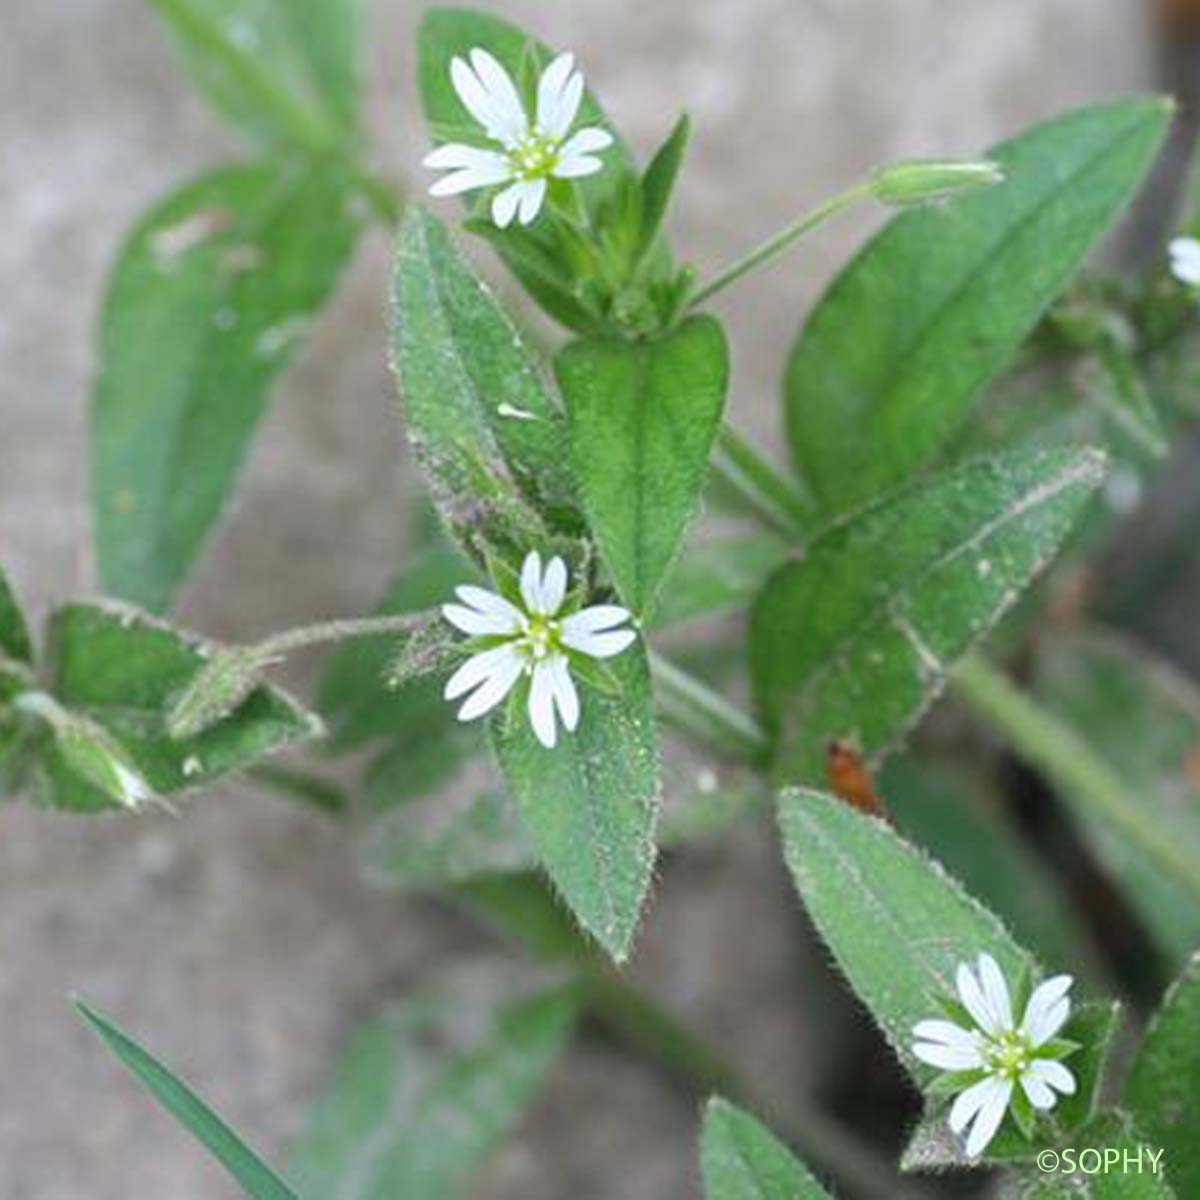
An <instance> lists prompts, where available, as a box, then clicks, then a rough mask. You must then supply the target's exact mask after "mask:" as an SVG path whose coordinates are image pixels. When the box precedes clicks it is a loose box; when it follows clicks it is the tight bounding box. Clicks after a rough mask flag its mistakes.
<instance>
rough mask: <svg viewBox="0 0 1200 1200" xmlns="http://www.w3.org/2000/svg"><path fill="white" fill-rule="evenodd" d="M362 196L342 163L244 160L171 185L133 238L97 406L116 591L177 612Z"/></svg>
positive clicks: (339, 256)
mask: <svg viewBox="0 0 1200 1200" xmlns="http://www.w3.org/2000/svg"><path fill="white" fill-rule="evenodd" d="M350 198H351V192H350V190H349V185H348V184H347V181H346V179H345V177H344V175H343V174H342V173H341V172H339V171H338V170H337V169H336V167H334V166H332V165H331V164H329V163H315V162H313V163H306V164H298V165H295V166H287V167H280V166H279V165H278V164H274V163H269V164H260V165H257V166H250V167H234V168H228V169H225V170H222V171H217V172H215V173H213V174H211V175H208V176H205V177H204V178H202V179H200V180H198V181H196V182H194V183H191V184H189V185H188V186H186V187H184V188H182V189H181V190H180V191H178V192H176V193H174V194H173V195H172V196H170V197H169V198H168V199H167V200H165V201H164V202H163V203H162V204H160V205H159V206H158V207H157V208H155V209H154V210H153V211H152V212H151V213H150V214H149V216H148V217H146V219H145V220H144V221H143V222H142V223H141V225H139V226H138V227H137V229H135V230H134V232H133V234H132V235H131V237H130V238H129V240H128V242H127V243H126V245H125V247H124V248H123V249H122V251H121V254H120V257H119V259H118V261H117V263H116V266H115V267H114V269H113V272H112V275H111V277H110V280H109V285H108V294H107V296H106V297H105V300H104V307H103V311H102V314H101V328H100V346H99V359H100V363H99V375H98V378H97V381H96V387H95V391H94V394H93V397H92V410H91V455H92V510H93V517H94V521H95V534H96V553H97V559H98V566H99V571H100V581H101V584H102V586H103V587H104V590H105V591H106V592H108V593H110V594H112V595H115V596H119V597H120V598H122V599H125V600H129V601H132V602H134V603H137V604H141V605H142V606H143V607H145V608H149V609H152V610H161V609H163V608H165V607H166V606H167V605H168V603H169V602H170V600H171V597H172V596H173V595H174V593H175V591H176V590H177V589H178V587H179V585H180V584H181V583H182V582H183V581H184V579H185V578H186V577H187V574H188V571H189V569H190V568H191V566H192V562H193V560H194V559H195V557H196V555H197V553H198V552H199V550H200V548H201V547H202V545H203V544H204V541H205V539H206V537H207V536H208V535H209V533H210V532H211V531H212V528H213V526H214V524H215V523H216V521H217V519H218V517H219V516H220V514H221V511H222V509H223V508H224V506H225V504H226V502H227V501H228V498H229V493H230V491H231V490H232V488H233V486H234V483H235V481H236V478H237V474H238V471H239V469H240V467H241V464H242V459H243V458H244V456H245V453H246V448H247V445H248V443H249V440H250V437H251V435H252V433H253V432H254V429H255V426H256V425H257V424H258V421H259V419H260V417H261V416H262V414H263V412H264V410H265V408H266V404H267V398H268V392H269V389H270V386H271V383H272V382H273V381H274V379H275V378H276V377H277V376H278V375H279V374H280V372H281V371H282V370H283V368H284V367H285V366H286V365H287V363H288V361H289V359H290V358H291V355H292V352H293V350H294V349H295V347H296V346H297V345H298V344H299V342H300V341H301V335H302V334H303V332H304V330H305V328H306V326H307V324H308V321H309V320H310V319H311V318H312V317H313V315H314V314H315V313H316V312H317V311H318V310H319V309H320V308H321V306H322V305H323V304H324V303H325V301H326V299H327V298H328V296H329V294H330V292H331V290H332V288H333V285H334V281H335V280H336V278H337V275H338V272H339V270H340V269H341V267H342V265H343V263H344V262H345V261H346V258H347V257H348V255H349V253H350V250H351V248H352V247H353V245H354V241H355V237H356V221H355V219H354V217H353V216H352V215H351V213H350V212H349V211H348V210H349V201H350Z"/></svg>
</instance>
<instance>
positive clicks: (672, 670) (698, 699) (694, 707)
mask: <svg viewBox="0 0 1200 1200" xmlns="http://www.w3.org/2000/svg"><path fill="white" fill-rule="evenodd" d="M650 671H651V674H652V675H653V677H654V695H655V698H656V699H657V701H658V707H659V711H660V712H661V713H662V717H663V720H664V721H666V722H668V724H670V725H673V726H674V727H675V728H676V729H678V730H679V732H680V733H684V734H687V735H688V736H689V737H692V738H695V739H696V741H698V742H699V743H700V744H701V745H703V746H705V747H706V748H708V749H710V750H715V751H716V752H717V753H718V754H722V755H724V756H725V757H727V758H732V759H734V760H736V761H737V762H743V763H748V764H750V765H751V766H755V767H761V766H762V765H763V761H764V759H765V758H766V755H767V750H768V744H767V738H766V735H765V734H764V733H763V731H762V729H761V728H760V727H759V725H758V723H757V722H756V721H755V720H754V718H753V717H750V716H748V715H747V714H746V713H744V712H742V710H741V709H740V708H736V707H735V706H734V705H732V704H730V703H729V701H728V700H726V699H725V697H724V696H722V695H721V694H720V693H719V692H715V691H713V689H712V688H710V687H709V686H708V685H707V684H706V683H703V682H702V681H701V680H699V679H697V678H696V677H695V676H694V675H691V674H689V673H688V672H687V671H684V670H682V669H681V668H679V667H677V666H675V664H674V663H671V662H668V661H667V660H666V659H665V658H663V657H662V656H661V655H659V654H655V653H653V652H652V653H651V655H650Z"/></svg>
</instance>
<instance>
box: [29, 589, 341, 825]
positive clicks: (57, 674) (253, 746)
mask: <svg viewBox="0 0 1200 1200" xmlns="http://www.w3.org/2000/svg"><path fill="white" fill-rule="evenodd" d="M47 644H48V647H49V651H50V657H51V660H52V663H53V676H52V689H53V691H54V694H55V696H56V697H57V699H58V700H59V701H61V703H63V704H64V705H66V706H67V707H68V708H71V709H74V710H76V711H78V712H80V713H82V714H83V715H85V716H87V717H89V718H90V719H91V720H93V721H95V722H97V723H98V724H99V725H101V726H102V727H103V728H104V729H106V730H107V731H108V732H109V733H110V734H111V735H112V736H113V737H114V738H115V739H116V741H117V742H118V743H119V744H120V745H121V746H122V747H123V748H124V750H125V751H126V752H127V753H128V755H129V756H130V758H131V759H132V760H133V763H134V765H135V766H136V767H137V769H138V770H139V771H140V772H141V774H142V775H143V776H144V777H145V779H146V781H147V782H148V783H149V785H150V787H151V789H152V791H153V792H154V794H155V795H160V796H165V795H170V794H171V793H173V792H179V791H183V790H184V789H188V788H194V787H199V786H202V785H204V784H206V783H208V782H209V781H211V780H213V779H215V778H217V777H218V776H220V775H224V774H226V773H228V772H229V771H235V770H238V769H239V768H242V767H246V766H249V765H251V764H252V763H254V762H256V761H257V760H259V759H261V758H262V757H264V756H265V755H268V754H271V753H273V752H275V751H277V750H280V749H282V748H283V747H284V746H288V745H292V744H294V743H296V742H300V741H304V740H306V739H308V738H311V737H315V736H316V735H317V734H319V733H320V732H321V723H320V721H319V720H318V719H317V718H316V717H314V716H313V715H312V714H310V713H306V712H305V711H304V710H303V709H302V708H300V706H299V705H298V704H296V702H295V701H293V700H292V699H291V698H290V697H289V696H287V695H286V694H285V693H284V692H282V691H280V690H279V689H278V688H274V687H265V686H263V687H258V688H255V689H254V691H252V692H251V693H250V695H249V696H248V697H247V698H246V699H245V700H244V701H243V702H242V704H241V705H240V706H239V707H238V708H237V709H236V710H235V711H234V712H232V713H231V714H230V715H229V716H227V717H226V718H224V719H223V720H221V721H218V722H217V723H216V724H215V725H213V726H211V727H210V728H209V729H206V730H205V731H204V732H203V733H201V734H199V735H197V736H196V737H194V738H187V739H184V740H182V741H175V740H173V739H172V738H170V737H169V736H168V735H167V731H166V727H165V721H166V714H167V712H168V711H169V710H170V708H171V705H172V702H173V700H174V699H175V697H176V696H177V695H178V694H179V692H180V691H182V689H183V688H184V687H186V685H187V684H188V683H189V682H190V681H191V679H192V678H193V677H194V676H195V674H196V672H197V671H198V670H199V669H200V668H201V666H202V665H203V663H204V658H203V656H202V654H201V650H200V647H199V643H197V642H196V641H194V640H189V639H188V637H187V636H186V635H184V634H182V633H181V632H179V631H178V630H175V629H172V628H171V627H170V626H169V625H166V624H164V623H163V622H161V621H157V620H155V619H153V618H152V617H149V616H148V615H146V614H145V613H141V612H138V611H137V610H136V609H133V608H127V607H125V606H122V605H116V604H97V605H89V604H72V605H68V606H66V607H65V608H61V609H59V610H58V611H57V612H56V613H55V614H54V615H53V616H52V618H51V621H50V626H49V630H48V634H47ZM49 774H50V777H51V780H52V782H53V795H52V802H53V803H54V804H55V805H57V806H58V807H61V808H69V809H81V810H90V809H95V808H107V807H111V806H112V804H113V801H112V800H111V799H109V798H108V797H106V796H104V795H103V794H102V793H100V792H99V791H97V790H96V789H95V788H93V787H92V786H91V785H89V784H87V783H85V782H83V781H82V780H80V779H79V778H78V777H77V776H76V775H75V774H74V773H73V772H72V771H70V769H69V768H68V767H67V765H66V764H65V763H64V762H63V761H62V760H61V757H60V756H58V755H57V754H56V753H55V754H52V756H51V758H50V761H49Z"/></svg>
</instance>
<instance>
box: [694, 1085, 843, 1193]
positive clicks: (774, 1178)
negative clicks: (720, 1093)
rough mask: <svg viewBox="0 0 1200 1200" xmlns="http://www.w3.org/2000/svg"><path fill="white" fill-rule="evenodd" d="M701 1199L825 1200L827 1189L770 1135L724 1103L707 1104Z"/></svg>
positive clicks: (737, 1109)
mask: <svg viewBox="0 0 1200 1200" xmlns="http://www.w3.org/2000/svg"><path fill="white" fill-rule="evenodd" d="M700 1169H701V1171H702V1172H703V1175H704V1194H705V1196H706V1198H707V1200H826V1198H827V1197H828V1195H829V1193H828V1192H826V1191H825V1189H824V1188H823V1187H821V1185H820V1184H819V1183H817V1181H816V1180H815V1179H814V1178H813V1177H812V1176H811V1175H810V1174H809V1173H808V1171H807V1169H806V1168H805V1167H804V1166H803V1165H802V1164H801V1163H800V1162H799V1161H798V1160H797V1159H796V1158H795V1157H794V1156H793V1155H792V1153H791V1151H789V1150H788V1149H787V1147H786V1146H784V1145H783V1144H782V1143H781V1142H780V1141H779V1140H778V1139H777V1138H776V1137H775V1136H774V1135H773V1134H771V1133H769V1132H768V1131H767V1130H766V1129H764V1128H763V1127H762V1126H761V1125H760V1124H759V1123H758V1122H757V1121H756V1120H755V1119H754V1118H753V1117H752V1116H750V1114H749V1113H746V1112H743V1111H742V1110H741V1109H739V1108H735V1107H734V1105H732V1104H730V1103H729V1102H728V1101H725V1100H721V1099H713V1100H710V1101H709V1102H708V1108H707V1109H706V1110H705V1116H704V1133H703V1135H702V1137H701V1141H700Z"/></svg>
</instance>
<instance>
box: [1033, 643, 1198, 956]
mask: <svg viewBox="0 0 1200 1200" xmlns="http://www.w3.org/2000/svg"><path fill="white" fill-rule="evenodd" d="M1037 693H1038V696H1039V698H1040V699H1041V701H1042V703H1043V704H1044V705H1045V706H1046V707H1047V708H1048V710H1049V711H1050V712H1051V713H1052V714H1054V715H1055V716H1056V717H1058V718H1061V719H1062V720H1063V721H1064V722H1065V723H1066V726H1067V728H1069V729H1070V730H1073V731H1074V732H1075V733H1076V734H1077V735H1078V736H1079V737H1080V738H1082V739H1084V740H1085V741H1086V742H1087V744H1088V745H1089V746H1090V748H1091V750H1092V752H1093V753H1094V754H1095V755H1097V756H1099V758H1100V759H1101V760H1102V761H1103V763H1104V764H1105V765H1106V766H1107V767H1108V768H1109V769H1110V772H1111V778H1112V786H1111V787H1109V788H1108V789H1107V791H1108V793H1110V794H1111V797H1112V803H1113V804H1114V805H1118V806H1119V811H1120V813H1122V814H1123V819H1122V820H1120V821H1117V820H1116V819H1114V818H1115V817H1116V815H1117V811H1118V810H1114V811H1113V812H1108V811H1104V810H1101V808H1100V807H1099V806H1097V805H1096V804H1094V803H1091V802H1089V797H1088V796H1087V795H1085V794H1083V793H1082V792H1081V791H1080V790H1079V789H1077V788H1072V787H1070V786H1065V787H1063V789H1062V791H1063V796H1064V798H1065V799H1066V800H1067V802H1068V803H1069V804H1070V806H1071V811H1072V812H1073V813H1074V814H1075V817H1076V819H1077V820H1078V822H1079V824H1080V826H1081V828H1082V831H1083V833H1084V835H1085V836H1086V838H1087V839H1088V840H1089V841H1090V842H1091V844H1092V845H1093V846H1094V847H1095V849H1096V852H1097V853H1098V854H1099V856H1100V857H1101V859H1102V860H1103V861H1104V862H1105V863H1106V864H1107V865H1108V867H1109V869H1110V870H1111V871H1112V873H1113V875H1114V876H1115V877H1116V878H1117V880H1119V881H1120V883H1121V884H1122V885H1123V888H1124V891H1125V894H1126V895H1127V896H1128V897H1129V900H1130V902H1131V903H1132V904H1133V905H1134V907H1135V908H1136V909H1137V910H1138V912H1139V913H1140V914H1141V915H1142V917H1143V919H1144V920H1145V921H1146V923H1147V925H1148V926H1149V929H1150V931H1151V933H1153V935H1154V937H1155V939H1156V940H1157V941H1158V943H1159V944H1160V945H1161V946H1162V947H1163V949H1164V950H1166V951H1167V952H1168V953H1170V954H1171V955H1172V956H1174V957H1175V958H1176V960H1177V961H1180V960H1182V959H1183V958H1185V957H1186V956H1187V955H1188V954H1190V953H1191V951H1192V950H1193V949H1195V947H1196V946H1197V945H1198V944H1200V888H1197V886H1195V883H1196V881H1197V880H1200V778H1198V777H1197V753H1198V748H1200V690H1198V689H1197V688H1196V686H1195V684H1193V683H1192V682H1191V681H1190V680H1188V679H1186V678H1185V677H1183V676H1182V675H1181V674H1179V673H1178V672H1177V671H1176V670H1174V669H1173V668H1172V667H1171V665H1170V664H1169V663H1167V662H1164V661H1162V660H1160V659H1158V658H1156V657H1155V656H1154V655H1153V654H1152V653H1150V652H1149V651H1148V650H1145V649H1143V648H1142V647H1139V646H1138V645H1136V644H1135V643H1133V642H1131V641H1129V640H1128V639H1125V638H1122V637H1121V636H1120V635H1118V634H1115V633H1107V632H1103V631H1101V630H1091V631H1085V632H1081V633H1076V634H1074V635H1064V636H1059V637H1056V638H1055V639H1054V640H1053V641H1052V642H1051V643H1049V644H1048V645H1047V646H1046V652H1045V654H1044V655H1043V656H1042V658H1041V659H1040V662H1039V675H1038V682H1037ZM1131 828H1137V829H1139V830H1142V831H1145V832H1148V833H1152V834H1153V838H1154V841H1155V843H1162V844H1163V845H1164V846H1167V847H1169V848H1170V859H1169V861H1168V862H1164V860H1163V858H1162V856H1161V855H1158V854H1155V853H1153V852H1152V850H1151V849H1150V848H1149V847H1148V846H1147V845H1146V844H1145V843H1144V841H1143V840H1140V839H1139V838H1137V837H1131V836H1130V834H1129V830H1130V829H1131ZM1175 863H1177V864H1178V865H1177V866H1175V867H1174V868H1173V869H1164V867H1167V868H1172V864H1175ZM1189 878H1190V881H1191V882H1190V883H1189Z"/></svg>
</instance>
